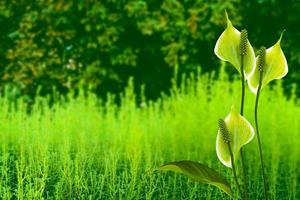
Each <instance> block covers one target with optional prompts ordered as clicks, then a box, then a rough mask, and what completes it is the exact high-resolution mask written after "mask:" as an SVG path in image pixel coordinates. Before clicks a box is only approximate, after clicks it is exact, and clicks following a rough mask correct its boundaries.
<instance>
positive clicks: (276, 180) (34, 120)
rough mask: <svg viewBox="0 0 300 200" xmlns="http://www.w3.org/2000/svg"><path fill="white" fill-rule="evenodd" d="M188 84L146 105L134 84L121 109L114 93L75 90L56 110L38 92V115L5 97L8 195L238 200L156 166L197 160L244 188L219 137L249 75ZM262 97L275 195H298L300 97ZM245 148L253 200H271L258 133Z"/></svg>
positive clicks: (1, 186)
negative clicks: (221, 122)
mask: <svg viewBox="0 0 300 200" xmlns="http://www.w3.org/2000/svg"><path fill="white" fill-rule="evenodd" d="M223 76H224V74H223ZM215 79H217V80H215ZM186 82H187V83H188V84H182V85H181V89H180V90H173V91H172V94H171V95H170V96H165V97H163V98H159V99H158V100H157V101H155V102H148V103H145V104H144V105H141V106H139V105H138V106H137V102H136V101H135V99H134V98H133V96H134V92H133V88H132V86H130V87H128V88H127V89H126V92H125V93H124V94H123V95H122V97H121V102H122V103H121V105H119V106H118V105H116V104H115V103H113V102H114V101H113V99H112V98H111V96H110V98H109V100H108V101H107V102H106V103H105V104H103V102H101V101H99V99H98V98H96V97H95V95H94V94H91V93H89V95H87V97H84V96H83V95H79V96H78V97H77V98H73V97H72V95H70V96H68V101H67V102H66V101H64V100H61V101H56V102H55V103H54V105H53V106H52V107H49V104H48V101H47V100H46V99H45V98H41V97H37V99H36V101H35V104H34V105H33V109H32V112H31V114H28V113H27V108H26V103H24V101H22V100H21V99H20V100H19V101H18V102H17V104H16V107H17V108H18V109H14V108H12V107H11V106H10V102H9V101H8V100H7V99H6V98H3V97H0V119H1V123H0V133H1V134H0V147H1V148H0V196H1V199H4V200H6V199H7V200H9V199H53V200H54V199H128V200H131V199H163V200H169V199H205V200H220V199H222V200H223V199H224V200H227V199H228V200H229V197H228V195H226V194H224V193H223V192H221V191H220V190H219V189H218V188H216V187H214V186H208V185H206V184H200V183H195V182H194V181H192V180H190V181H188V179H187V177H185V176H183V175H182V174H176V173H172V172H165V173H163V172H155V171H154V170H155V169H156V168H157V167H158V166H160V165H162V164H163V163H167V162H170V161H178V160H193V161H197V162H200V163H204V164H205V165H207V166H209V167H211V168H213V169H215V170H217V171H218V172H219V173H221V174H222V175H224V176H226V179H227V180H228V181H229V182H230V183H231V185H232V187H233V191H234V192H235V191H236V188H235V187H234V181H233V178H232V171H231V169H229V168H226V167H224V165H223V164H221V162H220V161H219V160H218V158H217V155H216V150H215V148H216V146H215V145H216V144H215V141H216V135H217V130H218V119H219V118H220V117H222V118H224V117H225V116H226V115H227V114H228V111H229V110H230V107H231V105H232V102H235V105H239V95H240V88H239V86H240V81H239V80H237V81H234V82H233V83H231V82H229V81H228V79H227V78H226V77H220V78H217V77H211V76H207V75H206V76H195V77H194V79H189V80H187V81H186ZM277 83H279V82H277ZM247 94H249V95H248V96H247V98H246V102H245V115H246V116H248V117H247V118H248V119H249V121H250V122H251V123H252V124H253V104H254V99H255V97H254V95H253V94H251V93H250V91H249V90H248V91H247ZM270 97H276V98H270ZM260 103H261V105H263V106H261V107H262V109H260V117H261V118H260V119H261V120H260V122H261V126H260V128H261V139H262V141H263V142H262V144H263V150H264V151H263V152H264V159H265V164H266V172H267V176H268V183H269V186H270V190H269V191H270V194H269V196H270V199H280V200H298V199H300V160H299V154H300V148H299V147H300V141H299V139H298V138H299V137H300V132H299V130H300V129H299V127H300V122H299V117H300V107H299V100H297V99H296V98H295V96H293V97H292V98H291V99H290V100H287V99H286V97H285V95H284V94H283V92H282V88H281V85H280V84H278V85H277V86H276V87H275V88H273V90H270V89H269V87H266V88H265V89H264V90H263V93H262V96H261V101H260ZM279 115H280V117H279ZM244 153H245V159H246V160H247V174H249V182H248V183H247V186H248V188H249V190H248V191H249V199H263V187H262V179H261V173H260V163H259V156H258V149H257V140H256V139H254V140H253V141H252V142H251V143H250V144H248V145H247V146H245V148H244ZM237 159H238V166H239V167H238V172H239V174H241V170H242V169H241V164H240V162H239V161H240V159H239V158H237ZM239 177H241V176H239Z"/></svg>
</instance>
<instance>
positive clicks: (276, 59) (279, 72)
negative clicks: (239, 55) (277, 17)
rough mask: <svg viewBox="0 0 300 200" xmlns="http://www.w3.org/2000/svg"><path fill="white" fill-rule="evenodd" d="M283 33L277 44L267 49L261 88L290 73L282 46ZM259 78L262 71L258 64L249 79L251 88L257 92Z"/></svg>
mask: <svg viewBox="0 0 300 200" xmlns="http://www.w3.org/2000/svg"><path fill="white" fill-rule="evenodd" d="M283 33H284V32H282V33H281V35H280V38H279V40H278V41H277V42H276V44H275V45H273V46H272V47H270V48H268V49H267V50H266V55H265V61H264V63H265V64H264V66H263V73H262V85H261V88H263V87H264V86H266V85H267V84H268V83H269V82H271V81H272V80H274V79H281V78H282V77H284V76H285V75H286V74H287V73H288V64H287V61H286V58H285V56H284V54H283V51H282V49H281V46H280V43H281V39H282V35H283ZM259 78H260V71H259V69H258V67H257V66H256V67H255V69H254V70H253V72H252V74H251V75H250V78H249V80H248V85H249V88H250V89H251V91H252V92H253V93H255V94H256V93H257V89H258V85H259Z"/></svg>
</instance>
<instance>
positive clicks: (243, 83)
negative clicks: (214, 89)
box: [240, 56, 248, 199]
mask: <svg viewBox="0 0 300 200" xmlns="http://www.w3.org/2000/svg"><path fill="white" fill-rule="evenodd" d="M241 76H242V77H241V80H242V96H241V111H240V114H241V115H242V116H243V115H244V101H245V75H244V56H241ZM240 156H241V161H242V168H243V178H244V197H245V199H248V188H247V183H248V180H247V175H246V165H245V159H244V152H243V148H241V150H240Z"/></svg>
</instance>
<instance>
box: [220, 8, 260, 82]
mask: <svg viewBox="0 0 300 200" xmlns="http://www.w3.org/2000/svg"><path fill="white" fill-rule="evenodd" d="M226 18H227V28H226V29H225V31H224V32H223V33H222V34H221V36H220V37H219V39H218V41H217V43H216V46H215V49H214V52H215V54H216V55H217V56H218V57H219V58H220V59H221V60H224V61H228V62H229V63H231V64H232V65H233V66H234V67H235V68H236V69H237V70H238V71H239V72H241V71H240V68H241V63H242V59H241V54H240V39H241V32H240V31H238V30H237V29H236V28H235V27H234V26H233V25H232V23H231V21H230V20H229V18H228V15H227V13H226ZM243 64H244V70H245V78H246V79H248V78H249V76H250V74H251V73H252V71H253V69H254V68H255V54H254V50H253V48H252V46H251V44H250V42H249V41H248V42H247V45H246V55H245V56H244V58H243Z"/></svg>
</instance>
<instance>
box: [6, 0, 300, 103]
mask: <svg viewBox="0 0 300 200" xmlns="http://www.w3.org/2000/svg"><path fill="white" fill-rule="evenodd" d="M225 10H227V12H228V13H229V16H230V18H231V20H232V22H233V24H234V25H235V26H236V27H237V28H238V29H240V30H241V29H242V28H246V29H247V30H248V33H249V40H250V41H251V42H252V45H253V46H255V47H256V50H257V49H258V48H259V47H260V46H262V45H264V46H266V47H270V46H271V45H273V44H274V43H275V42H276V41H277V40H278V38H279V35H280V33H281V32H282V31H283V30H284V29H285V30H286V32H285V34H284V38H283V41H282V48H283V51H284V53H285V55H286V57H287V60H288V63H289V70H290V73H289V74H288V76H287V77H286V78H285V79H284V81H285V84H284V87H285V88H286V89H287V90H288V89H289V88H290V87H292V83H300V76H299V73H300V68H299V66H300V39H299V38H300V31H298V29H299V11H300V1H299V0H251V1H246V0H226V1H224V0H210V1H207V0H181V1H179V0H147V1H146V0H101V1H97V0H80V1H64V0H57V1H53V0H43V1H32V0H20V1H16V0H1V1H0V29H1V31H0V91H1V93H6V96H9V97H10V98H12V99H15V98H17V97H19V96H23V97H24V96H25V97H27V98H28V101H31V100H32V99H33V97H34V96H36V95H37V94H38V95H42V96H45V95H50V96H51V95H52V94H53V91H56V92H58V93H60V94H66V93H68V91H70V90H72V91H74V90H75V91H76V90H77V89H78V88H81V89H82V88H88V89H89V90H91V91H93V92H95V93H96V94H97V95H98V96H100V97H103V98H105V96H106V94H107V92H111V93H119V92H120V91H123V90H124V88H125V87H126V86H127V83H128V78H129V77H133V78H134V79H133V80H134V85H135V88H136V90H140V88H141V86H142V85H144V86H145V95H146V97H147V98H149V99H156V98H157V97H159V96H160V94H161V92H165V93H168V91H169V89H170V87H171V86H172V81H171V80H172V78H173V77H174V73H175V74H176V73H177V75H178V78H179V79H180V77H181V74H183V73H185V74H189V73H190V72H196V71H197V69H198V68H199V67H201V71H202V72H209V71H212V70H216V71H218V70H219V66H220V63H219V62H220V61H219V59H217V58H216V57H215V55H214V53H213V48H214V45H215V42H216V40H217V38H218V37H219V35H220V34H221V32H222V31H223V30H224V28H225V27H226V20H225V15H224V11H225ZM233 70H234V69H233V68H231V67H230V68H228V69H227V71H228V72H229V74H230V73H232V72H233Z"/></svg>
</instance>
